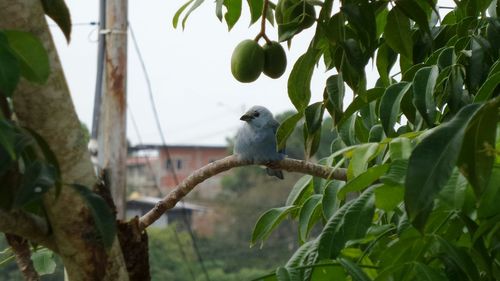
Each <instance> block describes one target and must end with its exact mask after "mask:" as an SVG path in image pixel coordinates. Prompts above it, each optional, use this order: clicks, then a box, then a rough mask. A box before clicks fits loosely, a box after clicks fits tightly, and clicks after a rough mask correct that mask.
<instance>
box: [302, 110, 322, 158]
mask: <svg viewBox="0 0 500 281" xmlns="http://www.w3.org/2000/svg"><path fill="white" fill-rule="evenodd" d="M321 115H323V113H321ZM303 133H304V146H305V155H306V159H309V158H310V157H312V156H313V155H314V153H316V151H318V149H319V145H320V142H321V130H316V132H314V133H313V134H312V135H311V134H309V133H308V132H307V126H304V132H303Z"/></svg>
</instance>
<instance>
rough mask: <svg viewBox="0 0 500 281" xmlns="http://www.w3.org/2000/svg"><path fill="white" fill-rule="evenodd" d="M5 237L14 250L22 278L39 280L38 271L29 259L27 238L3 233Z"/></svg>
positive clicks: (32, 280)
mask: <svg viewBox="0 0 500 281" xmlns="http://www.w3.org/2000/svg"><path fill="white" fill-rule="evenodd" d="M5 238H6V239H7V243H9V245H10V247H11V249H12V251H13V252H14V255H15V257H16V263H17V267H19V270H21V273H22V274H23V277H24V280H26V281H38V280H40V276H39V275H38V272H36V270H35V267H34V266H33V261H32V260H31V250H30V245H29V243H28V240H26V239H24V238H23V237H21V236H17V235H13V234H5Z"/></svg>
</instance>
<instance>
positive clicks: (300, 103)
mask: <svg viewBox="0 0 500 281" xmlns="http://www.w3.org/2000/svg"><path fill="white" fill-rule="evenodd" d="M318 54H319V52H318V50H316V49H314V48H309V49H308V50H307V52H306V53H305V54H303V55H302V56H300V57H299V58H298V59H297V61H296V62H295V64H294V65H293V68H292V72H291V73H290V77H289V78H288V97H289V98H290V101H291V102H292V103H293V105H294V106H295V108H296V109H297V111H302V110H304V109H305V108H306V107H307V105H308V104H309V100H310V99H311V77H312V74H313V72H314V65H315V64H316V61H317V60H318Z"/></svg>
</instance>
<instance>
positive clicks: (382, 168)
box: [337, 164, 389, 200]
mask: <svg viewBox="0 0 500 281" xmlns="http://www.w3.org/2000/svg"><path fill="white" fill-rule="evenodd" d="M388 169H389V164H384V165H376V166H373V167H370V168H369V169H368V170H366V172H364V173H362V174H360V175H359V176H357V177H355V178H354V179H352V180H350V181H348V182H347V184H346V185H344V186H343V187H342V188H340V189H339V191H338V193H337V197H338V198H339V199H340V200H344V199H345V196H346V195H347V193H349V192H356V191H361V190H363V189H365V188H367V187H368V186H370V185H371V184H372V183H373V182H374V181H376V180H377V179H378V178H380V176H382V175H383V174H385V172H387V170H388Z"/></svg>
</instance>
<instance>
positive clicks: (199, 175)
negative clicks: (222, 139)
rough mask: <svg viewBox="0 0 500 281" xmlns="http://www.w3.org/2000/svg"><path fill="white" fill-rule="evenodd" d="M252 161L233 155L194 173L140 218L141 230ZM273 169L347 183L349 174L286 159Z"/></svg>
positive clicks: (276, 163)
mask: <svg viewBox="0 0 500 281" xmlns="http://www.w3.org/2000/svg"><path fill="white" fill-rule="evenodd" d="M253 164H254V163H252V162H251V161H245V160H241V159H239V157H238V156H237V155H231V156H228V157H226V158H223V159H220V160H217V161H215V162H212V163H210V164H208V165H205V166H204V167H202V168H200V169H198V170H196V171H194V172H193V173H192V174H191V175H189V176H188V177H187V178H186V179H184V180H183V181H182V182H181V183H180V184H179V185H178V186H177V187H176V188H175V189H174V190H172V191H171V192H170V193H169V194H167V196H165V197H164V198H163V199H162V200H160V201H159V202H158V203H156V205H155V206H154V208H153V209H151V210H150V211H149V212H148V213H147V214H145V215H144V216H142V217H141V218H140V221H139V224H140V227H141V229H145V228H146V227H148V226H149V225H151V224H152V223H154V222H155V221H156V220H158V219H159V218H160V217H161V216H162V215H163V214H164V213H165V211H167V210H169V209H172V208H173V207H174V206H175V205H176V204H177V202H179V201H180V200H181V199H182V198H183V197H184V196H186V195H187V194H188V193H189V192H191V190H193V188H195V187H196V186H197V185H198V184H199V183H201V182H203V181H204V180H206V179H208V178H210V177H213V176H214V175H217V174H219V173H222V172H224V171H227V170H230V169H232V168H236V167H241V166H248V165H253ZM266 165H267V166H270V167H271V168H273V169H281V170H285V171H289V172H300V173H303V174H309V175H312V176H315V177H320V178H324V179H336V180H341V181H345V180H346V179H347V173H346V170H345V169H341V168H338V169H334V168H332V167H328V166H322V165H318V164H314V163H311V162H306V161H302V160H296V159H291V158H285V159H283V160H281V161H276V162H271V163H266Z"/></svg>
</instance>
